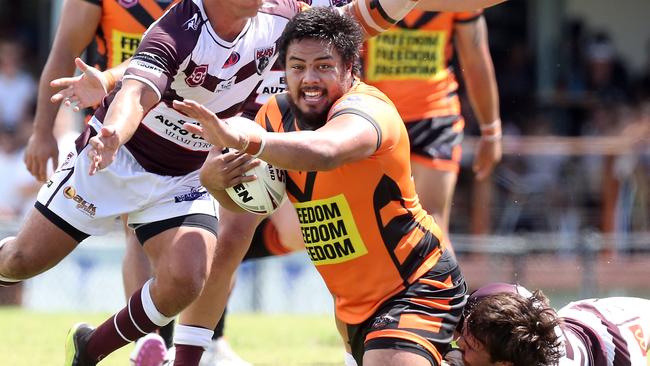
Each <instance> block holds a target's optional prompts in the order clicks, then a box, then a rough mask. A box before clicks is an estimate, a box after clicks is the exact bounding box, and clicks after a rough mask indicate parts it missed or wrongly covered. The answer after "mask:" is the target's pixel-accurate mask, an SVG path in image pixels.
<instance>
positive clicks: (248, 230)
mask: <svg viewBox="0 0 650 366" xmlns="http://www.w3.org/2000/svg"><path fill="white" fill-rule="evenodd" d="M263 219H264V216H261V215H255V214H252V213H250V212H234V211H230V210H227V209H225V208H222V207H220V208H219V231H218V241H217V250H216V253H215V261H217V262H219V263H220V264H222V265H226V266H227V269H231V270H234V268H236V266H237V265H239V262H241V260H242V259H243V258H244V254H246V251H248V248H249V246H250V244H251V240H252V239H253V235H254V234H255V228H257V225H259V223H260V222H261V221H262V220H263ZM233 266H234V268H233Z"/></svg>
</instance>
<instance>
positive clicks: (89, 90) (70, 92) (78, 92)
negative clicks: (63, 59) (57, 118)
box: [50, 57, 109, 112]
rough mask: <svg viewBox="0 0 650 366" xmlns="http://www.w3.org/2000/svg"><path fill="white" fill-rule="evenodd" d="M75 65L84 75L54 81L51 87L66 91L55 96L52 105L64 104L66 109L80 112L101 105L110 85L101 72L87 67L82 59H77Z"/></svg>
mask: <svg viewBox="0 0 650 366" xmlns="http://www.w3.org/2000/svg"><path fill="white" fill-rule="evenodd" d="M74 63H75V65H76V66H77V68H79V70H81V72H82V74H81V75H79V76H72V77H66V78H60V79H55V80H52V81H51V82H50V86H52V87H54V88H64V89H62V90H60V91H59V92H58V93H56V94H54V95H53V96H52V98H50V100H51V101H52V103H61V102H63V104H64V105H65V106H66V107H72V109H73V110H74V111H75V112H79V111H80V110H81V109H82V108H88V107H95V106H97V105H99V103H101V101H102V98H104V96H106V94H108V86H109V83H108V80H107V79H106V76H105V75H104V74H103V73H102V72H101V71H99V70H97V69H96V68H94V67H92V66H89V65H87V64H86V63H85V62H83V61H82V60H81V59H80V58H78V57H77V58H76V59H75V60H74Z"/></svg>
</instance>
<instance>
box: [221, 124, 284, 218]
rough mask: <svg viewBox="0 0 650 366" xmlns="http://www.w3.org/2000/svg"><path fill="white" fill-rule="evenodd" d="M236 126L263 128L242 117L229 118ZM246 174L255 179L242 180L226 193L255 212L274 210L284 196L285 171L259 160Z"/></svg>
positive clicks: (262, 213)
mask: <svg viewBox="0 0 650 366" xmlns="http://www.w3.org/2000/svg"><path fill="white" fill-rule="evenodd" d="M234 120H237V121H236V123H235V124H234V125H235V126H237V128H242V129H244V130H247V129H255V128H256V129H259V130H262V131H263V130H264V129H263V127H262V126H260V125H258V124H257V123H255V122H253V121H250V120H248V119H246V118H243V117H234V118H229V119H228V122H229V123H232V122H233V121H234ZM246 175H255V176H257V179H255V180H254V181H251V182H242V183H240V184H237V185H236V186H233V187H229V188H226V193H228V196H230V199H232V200H233V202H235V203H236V204H237V205H238V206H239V207H241V208H242V209H244V210H246V211H248V212H251V213H254V214H257V215H269V214H271V213H272V212H273V211H275V210H276V209H277V208H278V207H280V204H281V203H282V201H283V200H284V199H285V197H286V175H287V174H286V171H285V170H284V169H278V168H276V167H274V166H273V165H271V164H269V163H267V162H265V161H263V160H262V161H260V165H258V166H256V167H255V168H253V169H251V170H249V171H247V172H246Z"/></svg>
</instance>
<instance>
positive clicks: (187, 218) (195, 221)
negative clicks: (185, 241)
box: [132, 213, 219, 245]
mask: <svg viewBox="0 0 650 366" xmlns="http://www.w3.org/2000/svg"><path fill="white" fill-rule="evenodd" d="M218 222H219V220H218V219H217V218H216V217H214V216H212V215H208V214H201V213H195V214H189V215H184V216H178V217H172V218H170V219H165V220H160V221H154V222H149V223H146V224H134V225H132V226H133V227H134V228H135V235H136V237H137V238H138V241H139V242H140V245H144V243H145V242H146V241H147V240H149V239H151V238H153V237H154V236H156V235H158V234H160V233H162V232H163V231H165V230H169V229H173V228H177V227H181V226H189V227H198V228H201V229H205V230H207V231H209V232H211V233H212V234H214V236H217V227H218Z"/></svg>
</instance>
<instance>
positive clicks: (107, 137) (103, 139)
mask: <svg viewBox="0 0 650 366" xmlns="http://www.w3.org/2000/svg"><path fill="white" fill-rule="evenodd" d="M88 143H89V144H90V145H91V148H90V149H89V150H88V157H89V158H90V168H89V170H88V174H89V175H95V173H97V171H99V170H102V169H104V168H106V167H107V166H109V165H111V163H112V162H113V160H115V156H116V155H117V150H118V148H119V147H120V139H119V137H118V136H117V133H116V132H115V127H112V126H108V127H102V128H101V130H99V133H98V134H97V135H96V136H94V137H92V138H91V139H90V140H89V141H88Z"/></svg>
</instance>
